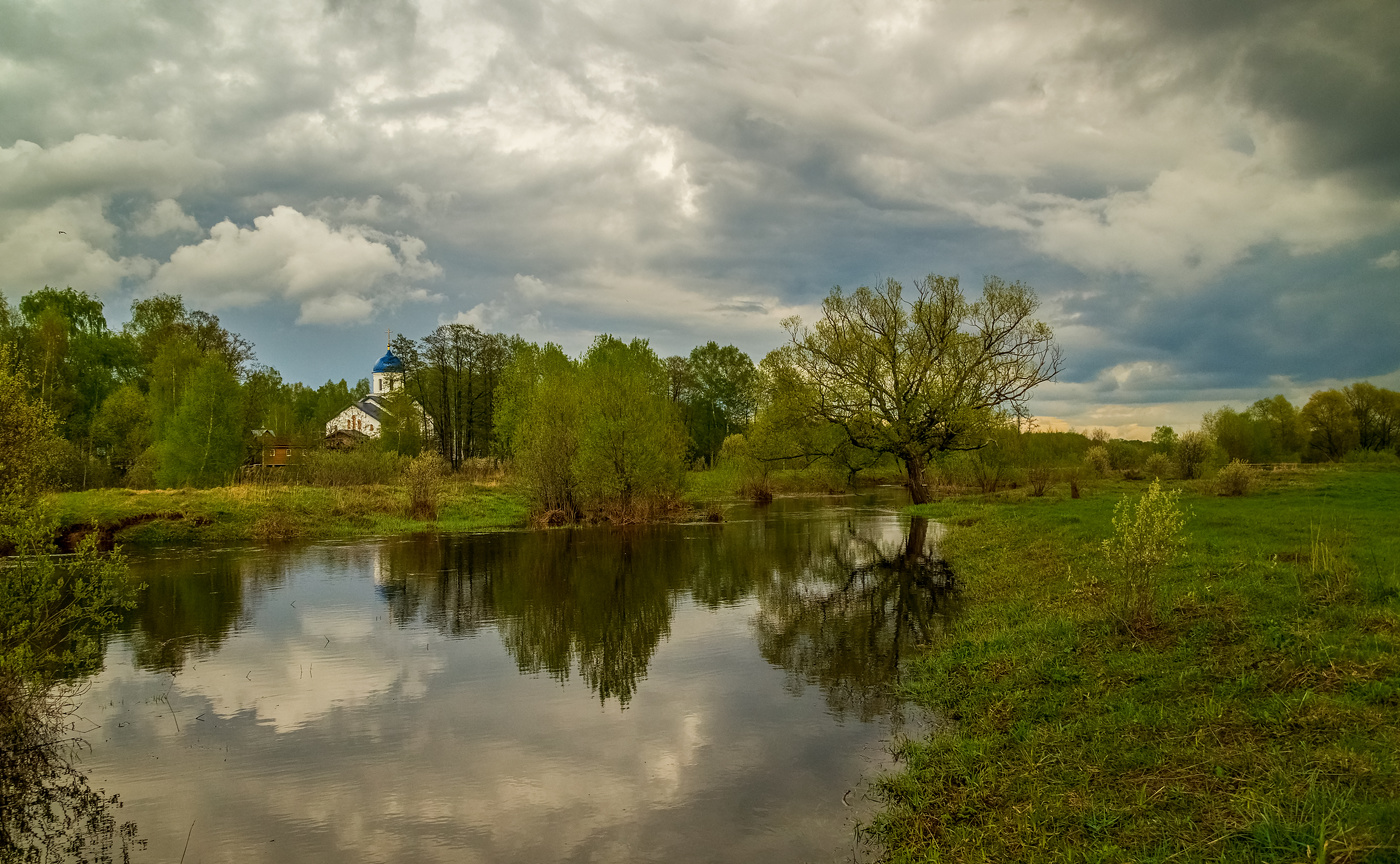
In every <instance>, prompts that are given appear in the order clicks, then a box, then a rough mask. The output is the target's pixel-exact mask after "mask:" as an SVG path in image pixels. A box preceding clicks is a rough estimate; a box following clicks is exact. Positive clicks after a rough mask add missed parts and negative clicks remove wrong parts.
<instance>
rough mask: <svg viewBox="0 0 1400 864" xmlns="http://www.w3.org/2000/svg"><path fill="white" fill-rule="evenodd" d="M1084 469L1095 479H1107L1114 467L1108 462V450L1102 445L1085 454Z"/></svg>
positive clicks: (1095, 446)
mask: <svg viewBox="0 0 1400 864" xmlns="http://www.w3.org/2000/svg"><path fill="white" fill-rule="evenodd" d="M1084 467H1086V468H1088V469H1089V471H1090V472H1091V473H1092V474H1093V475H1094V476H1095V477H1107V476H1108V472H1109V471H1110V470H1111V469H1112V465H1111V464H1110V463H1109V461H1108V448H1107V447H1105V446H1103V445H1102V444H1095V445H1094V446H1093V447H1090V448H1089V449H1088V451H1087V452H1086V453H1085V454H1084Z"/></svg>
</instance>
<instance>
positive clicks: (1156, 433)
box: [1152, 426, 1176, 453]
mask: <svg viewBox="0 0 1400 864" xmlns="http://www.w3.org/2000/svg"><path fill="white" fill-rule="evenodd" d="M1152 446H1153V447H1155V448H1157V452H1159V453H1170V452H1171V451H1172V448H1173V447H1175V446H1176V432H1175V431H1174V430H1173V429H1172V427H1170V426H1158V427H1157V428H1156V429H1153V430H1152Z"/></svg>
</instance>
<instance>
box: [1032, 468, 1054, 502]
mask: <svg viewBox="0 0 1400 864" xmlns="http://www.w3.org/2000/svg"><path fill="white" fill-rule="evenodd" d="M1052 477H1054V472H1053V471H1051V470H1050V467H1049V466H1048V465H1032V466H1031V467H1029V468H1027V469H1026V482H1027V483H1029V484H1030V487H1031V495H1033V496H1035V497H1036V498H1039V497H1041V496H1042V495H1044V494H1045V490H1046V489H1047V488H1048V487H1049V486H1050V480H1051V478H1052Z"/></svg>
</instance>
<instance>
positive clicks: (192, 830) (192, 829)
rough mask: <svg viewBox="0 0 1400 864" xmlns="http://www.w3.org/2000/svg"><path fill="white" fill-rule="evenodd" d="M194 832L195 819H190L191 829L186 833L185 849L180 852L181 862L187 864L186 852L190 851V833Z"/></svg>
mask: <svg viewBox="0 0 1400 864" xmlns="http://www.w3.org/2000/svg"><path fill="white" fill-rule="evenodd" d="M192 834H194V820H190V830H189V832H188V833H187V834H185V851H184V852H181V853H180V864H185V852H188V851H190V835H192Z"/></svg>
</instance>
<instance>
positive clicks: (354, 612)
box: [82, 499, 952, 862]
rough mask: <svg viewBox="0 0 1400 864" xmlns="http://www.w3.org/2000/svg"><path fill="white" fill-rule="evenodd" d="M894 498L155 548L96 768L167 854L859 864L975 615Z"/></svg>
mask: <svg viewBox="0 0 1400 864" xmlns="http://www.w3.org/2000/svg"><path fill="white" fill-rule="evenodd" d="M893 501H894V499H891V501H888V502H882V501H880V500H871V499H862V500H857V499H846V504H845V505H837V506H832V505H831V504H830V502H826V503H819V502H814V501H805V500H800V499H798V500H790V501H780V502H777V503H776V504H775V505H774V506H772V507H769V508H765V509H762V510H749V509H747V508H739V509H736V510H734V511H732V512H731V513H730V514H729V516H730V519H729V521H728V522H726V523H724V524H721V525H682V526H653V527H647V528H642V529H638V530H634V531H627V532H619V531H611V530H607V529H580V530H556V531H548V532H522V533H515V534H499V535H477V536H456V537H441V536H431V537H420V538H409V539H393V540H384V541H378V542H364V543H357V544H346V545H335V544H326V545H315V546H305V547H295V548H285V549H257V548H252V549H240V550H223V551H209V552H188V551H187V552H183V553H181V554H178V555H167V556H163V557H161V556H153V557H151V558H147V559H142V560H139V561H136V562H134V567H133V570H134V571H135V575H136V577H137V578H140V579H141V580H142V581H144V582H146V583H147V584H148V586H149V587H148V590H147V594H146V596H147V598H148V605H147V606H145V607H143V608H141V609H138V610H135V611H134V612H133V613H132V615H131V616H130V618H129V620H128V622H127V627H126V630H125V631H124V632H123V633H121V634H119V635H117V636H116V637H114V638H113V640H112V642H111V645H110V648H109V652H108V659H107V666H106V669H105V671H104V672H103V673H102V674H101V675H99V676H98V677H97V678H95V679H94V680H93V682H92V685H91V688H90V690H89V692H88V696H87V699H86V701H85V704H84V709H83V712H82V714H83V716H84V717H85V718H86V719H87V720H88V721H89V722H90V723H91V724H92V731H91V732H90V733H89V735H88V738H89V740H90V742H91V743H92V745H93V749H92V753H91V754H90V756H89V757H88V759H87V762H86V767H87V768H88V769H90V771H91V774H92V780H93V782H94V785H96V786H102V787H105V788H106V789H107V790H108V791H109V792H116V793H119V794H121V796H122V799H123V800H124V801H125V802H126V808H125V810H124V811H123V814H122V816H123V818H125V819H134V820H135V821H136V822H137V823H138V825H139V826H140V829H141V833H142V835H143V836H146V837H148V838H149V839H150V841H151V848H150V851H149V853H148V858H149V860H171V861H175V860H179V859H180V855H181V852H182V850H183V847H184V844H185V841H186V836H187V834H188V836H189V851H188V853H187V854H186V856H185V860H186V861H189V862H197V861H208V862H215V861H289V862H290V861H507V862H509V861H521V862H525V861H532V862H533V861H618V860H628V861H639V860H658V861H660V860H665V861H753V860H759V859H766V860H771V861H794V862H796V861H842V860H851V858H852V857H856V853H857V852H858V851H859V850H857V849H856V844H855V843H854V839H853V829H854V827H855V825H856V822H857V821H858V820H859V819H860V818H862V817H865V816H868V814H869V812H870V811H869V805H868V804H867V803H866V802H865V801H864V800H863V799H862V791H863V788H864V787H863V785H862V782H863V779H868V778H869V777H870V776H871V775H872V774H873V773H874V772H875V771H876V770H878V769H879V767H880V766H882V765H884V764H886V762H885V760H886V759H887V747H888V743H889V741H890V739H891V736H892V735H895V734H899V733H900V732H901V730H903V731H906V732H908V731H917V729H908V728H907V726H906V724H915V725H916V726H917V725H918V724H920V723H922V722H923V721H922V718H919V717H905V716H903V712H902V710H901V709H900V706H899V704H898V702H897V701H896V700H894V699H892V698H891V696H890V687H891V685H892V684H893V683H894V680H895V676H896V675H897V667H898V658H899V657H900V656H903V655H904V653H905V652H907V651H909V650H912V649H913V648H914V647H916V646H917V645H918V644H920V643H923V642H926V641H928V639H930V638H932V636H933V635H936V633H937V632H938V631H939V630H940V628H941V626H942V622H943V621H944V620H945V619H946V618H947V616H948V615H949V614H951V609H952V607H951V606H950V602H949V598H948V594H947V592H946V590H945V589H944V588H943V584H942V582H940V581H939V578H938V571H937V570H936V569H930V568H929V567H928V566H927V565H928V564H929V562H930V561H931V560H932V559H933V558H934V557H936V556H935V555H934V553H933V549H934V547H935V540H936V537H935V536H934V535H935V533H936V532H933V531H929V530H928V529H927V526H925V527H924V528H922V529H920V528H919V527H918V526H916V528H915V530H914V531H913V532H911V531H910V529H909V525H908V520H903V521H901V520H900V519H899V517H897V516H896V515H894V513H893V512H892V510H891V509H889V508H888V507H881V506H880V505H881V504H882V503H885V504H892V503H893ZM915 546H917V547H918V548H917V549H915V548H914V547H915ZM930 573H932V574H934V575H933V576H932V577H931V576H930V575H929V574H930ZM848 792H849V793H850V794H847V793H848ZM191 825H193V829H192V830H191Z"/></svg>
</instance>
